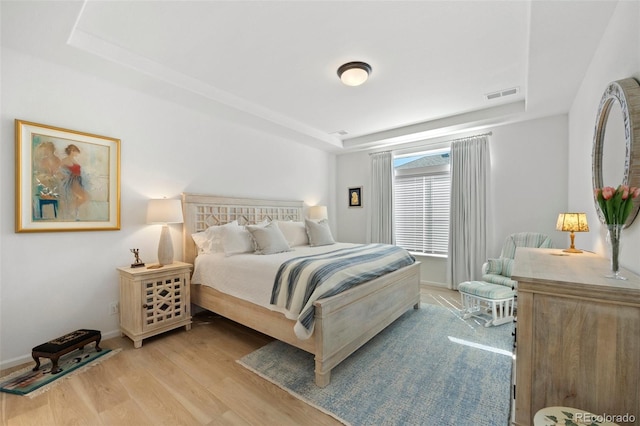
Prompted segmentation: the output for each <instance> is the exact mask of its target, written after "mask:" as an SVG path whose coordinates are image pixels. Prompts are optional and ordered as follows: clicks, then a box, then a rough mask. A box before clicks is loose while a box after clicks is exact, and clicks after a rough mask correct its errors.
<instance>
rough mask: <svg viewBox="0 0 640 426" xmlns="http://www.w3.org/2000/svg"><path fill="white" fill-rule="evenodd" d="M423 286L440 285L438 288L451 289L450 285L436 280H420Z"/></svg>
mask: <svg viewBox="0 0 640 426" xmlns="http://www.w3.org/2000/svg"><path fill="white" fill-rule="evenodd" d="M423 286H427V287H438V288H444V289H447V290H449V287H448V286H447V285H446V284H445V283H438V282H435V281H425V280H420V287H423Z"/></svg>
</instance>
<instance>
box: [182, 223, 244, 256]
mask: <svg viewBox="0 0 640 426" xmlns="http://www.w3.org/2000/svg"><path fill="white" fill-rule="evenodd" d="M230 226H233V227H238V221H236V220H234V221H233V222H229V223H226V224H224V225H214V226H210V227H208V228H207V229H205V230H204V231H202V232H198V233H195V234H191V238H193V241H194V242H195V243H196V246H198V253H200V254H206V253H220V252H223V251H224V248H223V246H222V233H223V231H224V228H225V227H230Z"/></svg>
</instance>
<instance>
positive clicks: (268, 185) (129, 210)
mask: <svg viewBox="0 0 640 426" xmlns="http://www.w3.org/2000/svg"><path fill="white" fill-rule="evenodd" d="M1 85H2V87H1V90H2V91H1V98H2V110H1V115H0V123H1V125H2V130H1V139H2V141H3V143H2V144H0V200H2V204H1V206H0V235H1V240H2V252H1V253H0V265H1V268H0V286H1V293H0V296H1V297H0V367H1V368H4V367H7V366H10V365H13V364H16V363H19V362H24V361H27V360H28V359H29V358H30V357H29V354H30V351H31V348H32V347H33V346H36V345H37V344H39V343H42V342H44V341H46V340H48V339H51V338H53V337H57V336H59V335H62V334H64V333H66V332H69V331H72V330H74V329H77V328H95V329H99V330H101V331H102V332H103V335H104V336H105V337H110V336H115V335H117V334H118V318H117V316H110V315H109V314H108V304H109V302H112V301H117V299H118V276H117V274H116V269H115V268H116V267H118V266H126V265H128V264H130V263H131V262H132V261H133V256H132V254H131V253H130V252H129V249H130V248H134V247H135V248H140V254H141V257H142V260H143V261H145V262H148V263H152V262H154V261H156V250H157V243H158V239H159V235H160V229H158V228H156V227H153V226H148V225H146V224H145V216H146V203H147V200H148V199H149V198H157V197H162V196H167V197H169V198H177V197H179V195H180V193H181V192H183V191H185V192H198V193H209V194H217V195H228V196H242V197H255V198H275V199H291V200H304V201H306V202H307V203H308V204H316V203H318V204H326V205H329V206H330V205H331V204H333V203H332V201H333V197H334V189H333V188H334V186H335V181H334V175H335V156H334V155H332V154H328V153H325V152H322V151H319V150H316V149H312V148H308V147H305V146H303V145H300V144H297V143H293V142H291V141H286V140H280V139H275V138H273V137H270V136H268V135H265V134H261V133H258V132H255V131H252V130H250V129H247V128H240V127H237V126H234V125H233V124H230V123H225V122H222V121H220V120H216V118H215V117H211V116H206V115H203V114H200V113H197V112H195V111H192V110H189V109H186V108H183V107H181V106H178V105H175V104H171V103H168V102H165V101H163V100H160V99H156V98H153V97H150V96H147V95H145V94H141V93H139V92H135V91H132V90H129V89H125V88H122V87H118V86H116V85H113V84H110V83H108V82H106V81H103V80H99V79H96V78H95V77H91V76H87V75H83V74H79V73H77V72H75V71H72V70H70V69H67V68H63V67H60V66H58V65H55V64H52V63H48V62H44V61H42V60H39V59H35V58H33V57H30V56H26V55H23V54H21V53H19V52H16V51H13V50H9V49H3V50H2V68H1ZM16 118H17V119H22V120H28V121H33V122H37V123H41V124H49V125H54V126H58V127H63V128H67V129H73V130H79V131H84V132H90V133H94V134H99V135H104V136H110V137H115V138H119V139H121V140H122V142H121V178H122V202H121V206H122V229H121V230H120V231H109V232H104V231H103V232H62V233H34V234H24V233H21V234H16V233H14V203H13V199H14V143H13V140H14V130H13V126H14V119H16ZM181 229H182V228H181V227H180V226H179V225H172V226H171V232H172V234H173V242H174V248H175V252H176V254H177V257H178V258H179V257H180V253H181V250H182V245H181V240H180V232H181Z"/></svg>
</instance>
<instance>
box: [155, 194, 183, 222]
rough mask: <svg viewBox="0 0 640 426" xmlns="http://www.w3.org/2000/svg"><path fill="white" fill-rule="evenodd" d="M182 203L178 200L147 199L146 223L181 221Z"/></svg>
mask: <svg viewBox="0 0 640 426" xmlns="http://www.w3.org/2000/svg"><path fill="white" fill-rule="evenodd" d="M182 221H183V218H182V203H181V202H180V200H168V199H166V198H163V199H160V200H149V204H148V206H147V223H182Z"/></svg>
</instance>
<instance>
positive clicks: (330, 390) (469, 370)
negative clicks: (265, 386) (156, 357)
mask: <svg viewBox="0 0 640 426" xmlns="http://www.w3.org/2000/svg"><path fill="white" fill-rule="evenodd" d="M513 329H514V325H513V323H510V324H504V325H501V326H498V327H489V328H485V327H484V326H483V323H479V322H477V321H475V320H473V319H469V320H466V321H465V320H463V319H462V318H461V317H460V315H459V313H458V311H457V310H456V309H453V308H445V307H441V306H434V305H425V304H423V305H422V306H421V309H419V310H410V311H408V312H406V313H405V314H404V315H403V316H401V317H400V318H399V319H398V320H397V321H396V322H394V323H393V324H391V325H390V326H389V327H387V328H386V329H385V330H384V331H382V332H381V333H380V334H379V335H378V336H376V337H375V338H373V339H372V340H371V341H370V342H368V343H367V344H366V345H364V346H363V347H362V348H360V349H359V350H358V351H357V352H355V353H354V354H352V355H351V356H350V357H349V358H347V359H346V360H345V361H343V362H342V363H341V364H340V365H339V366H337V367H336V368H335V369H334V370H333V371H332V372H331V383H330V384H329V385H328V386H327V387H325V388H319V387H317V386H316V385H315V384H314V379H315V377H314V373H313V368H314V361H313V355H310V354H308V353H306V352H304V351H301V350H299V349H296V348H294V347H292V346H289V345H287V344H285V343H282V342H279V341H274V342H271V343H269V344H268V345H266V346H264V347H262V348H260V349H258V350H257V351H254V352H252V353H251V354H249V355H247V356H245V357H243V358H242V359H240V360H239V361H238V362H239V363H240V364H242V365H243V366H245V367H246V368H248V369H250V370H252V371H253V372H255V373H257V374H259V375H261V376H262V377H264V378H266V379H268V380H270V381H272V382H273V383H275V384H277V385H278V386H280V387H281V388H283V389H285V390H287V391H288V392H290V393H291V394H292V395H294V396H296V397H298V398H300V399H302V400H304V401H305V402H307V403H309V404H311V405H314V406H316V407H317V408H319V409H321V410H322V411H324V412H326V413H328V414H330V415H332V416H333V417H335V418H336V419H338V420H340V421H341V422H343V423H345V424H352V425H473V426H481V425H487V426H497V425H508V424H509V412H510V406H511V396H510V388H511V368H512V351H513V336H512V334H511V333H512V332H513Z"/></svg>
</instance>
